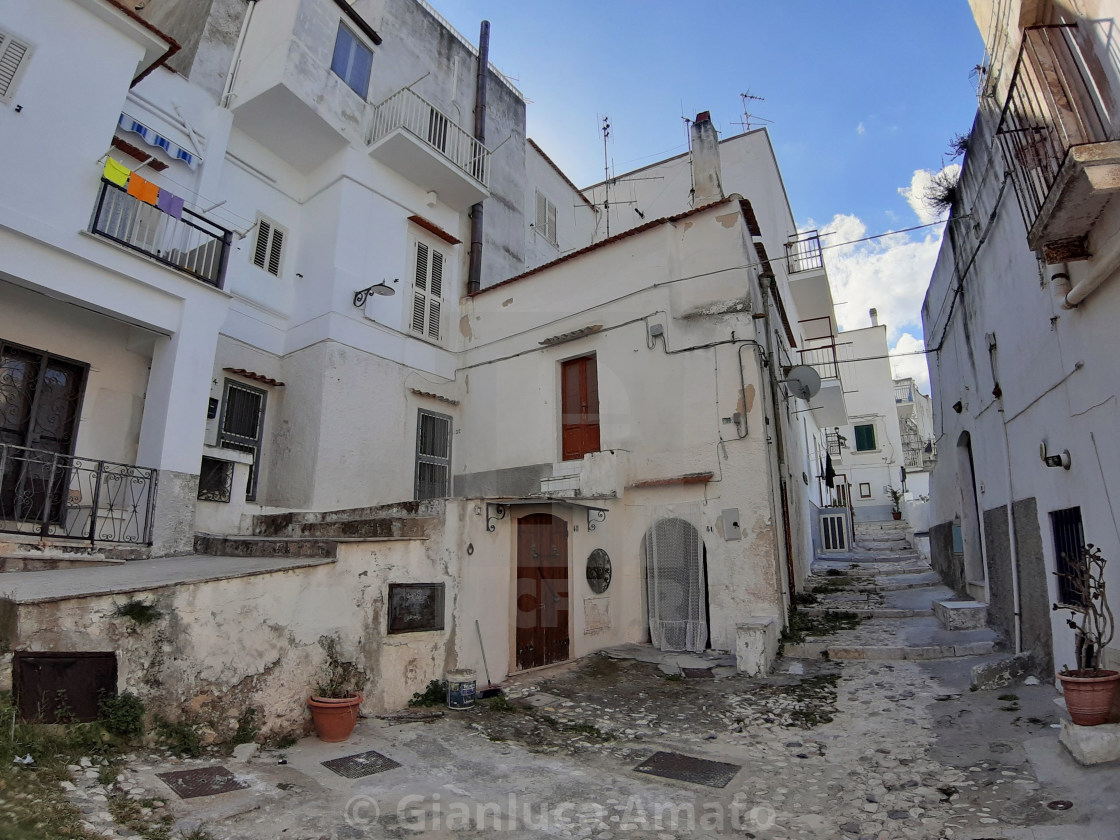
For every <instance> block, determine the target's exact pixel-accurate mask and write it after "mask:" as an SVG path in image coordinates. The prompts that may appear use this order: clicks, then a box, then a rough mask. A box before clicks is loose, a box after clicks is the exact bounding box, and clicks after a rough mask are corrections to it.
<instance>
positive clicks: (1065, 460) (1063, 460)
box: [1038, 441, 1073, 470]
mask: <svg viewBox="0 0 1120 840" xmlns="http://www.w3.org/2000/svg"><path fill="white" fill-rule="evenodd" d="M1038 457H1040V458H1041V459H1042V463H1044V464H1045V465H1046V466H1048V467H1061V468H1062V469H1063V470H1068V469H1069V468H1070V466H1071V465H1072V464H1073V459H1072V458H1070V456H1069V450H1068V449H1063V450H1062V452H1061V454H1060V455H1048V454H1047V453H1046V441H1043V442H1042V443H1040V444H1039V445H1038Z"/></svg>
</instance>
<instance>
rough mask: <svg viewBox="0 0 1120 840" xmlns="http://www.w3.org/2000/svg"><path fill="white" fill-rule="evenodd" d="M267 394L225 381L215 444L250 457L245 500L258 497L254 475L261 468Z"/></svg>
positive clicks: (255, 476) (257, 389) (237, 383)
mask: <svg viewBox="0 0 1120 840" xmlns="http://www.w3.org/2000/svg"><path fill="white" fill-rule="evenodd" d="M266 397H267V395H266V393H265V392H264V391H262V390H260V389H259V388H250V387H249V386H248V385H242V384H241V383H240V382H233V381H232V380H229V379H227V380H226V389H225V398H224V399H223V400H222V402H223V406H224V407H223V410H222V423H221V427H220V431H219V433H218V445H219V446H220V447H222V448H223V449H233V450H236V451H238V452H248V453H249V454H250V455H252V456H253V465H252V467H250V469H249V479H248V481H247V482H246V484H245V498H246V499H247V500H248V501H250V502H251V501H254V500H255V499H256V498H257V475H258V473H259V468H260V451H261V441H262V439H263V437H264V408H265V399H266Z"/></svg>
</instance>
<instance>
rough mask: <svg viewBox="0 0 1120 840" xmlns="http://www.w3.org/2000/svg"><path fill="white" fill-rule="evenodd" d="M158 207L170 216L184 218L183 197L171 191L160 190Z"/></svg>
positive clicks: (157, 200) (157, 201)
mask: <svg viewBox="0 0 1120 840" xmlns="http://www.w3.org/2000/svg"><path fill="white" fill-rule="evenodd" d="M156 207H158V208H159V209H160V210H162V211H163V212H164V213H166V214H167V215H169V216H174V217H175V218H176V219H181V218H183V199H181V198H180V197H179V196H177V195H175V193H169V192H168V191H167V190H160V191H159V198H157V199H156Z"/></svg>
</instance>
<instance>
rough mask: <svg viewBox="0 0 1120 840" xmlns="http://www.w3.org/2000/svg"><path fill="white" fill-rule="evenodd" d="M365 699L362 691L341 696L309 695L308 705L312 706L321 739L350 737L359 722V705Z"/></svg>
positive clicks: (312, 717) (317, 732)
mask: <svg viewBox="0 0 1120 840" xmlns="http://www.w3.org/2000/svg"><path fill="white" fill-rule="evenodd" d="M363 699H364V698H363V697H362V695H361V692H358V693H356V694H351V695H350V696H349V697H339V698H335V697H319V696H316V695H312V696H311V697H308V698H307V705H308V706H310V707H311V719H312V721H313V722H314V724H315V734H316V735H318V736H319V740H320V741H329V742H332V743H333V742H336V741H345V740H346V739H347V738H349V737H350V733H351V732H353V731H354V726H355V725H356V724H357V723H358V707H359V706H360V705H361V704H362V700H363Z"/></svg>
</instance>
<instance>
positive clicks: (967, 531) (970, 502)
mask: <svg viewBox="0 0 1120 840" xmlns="http://www.w3.org/2000/svg"><path fill="white" fill-rule="evenodd" d="M957 490H958V491H959V493H960V512H961V550H962V554H963V555H964V580H965V585H966V586H968V587H969V588H973V587H983V586H984V581H985V579H986V577H987V575H986V574H985V571H984V546H983V544H982V542H981V537H980V510H979V507H978V506H977V496H976V468H975V466H974V465H973V459H972V436H971V435H969V433H968V432H961V435H960V437H959V438H957ZM977 594H981V595H982V593H976V592H973V595H977Z"/></svg>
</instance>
